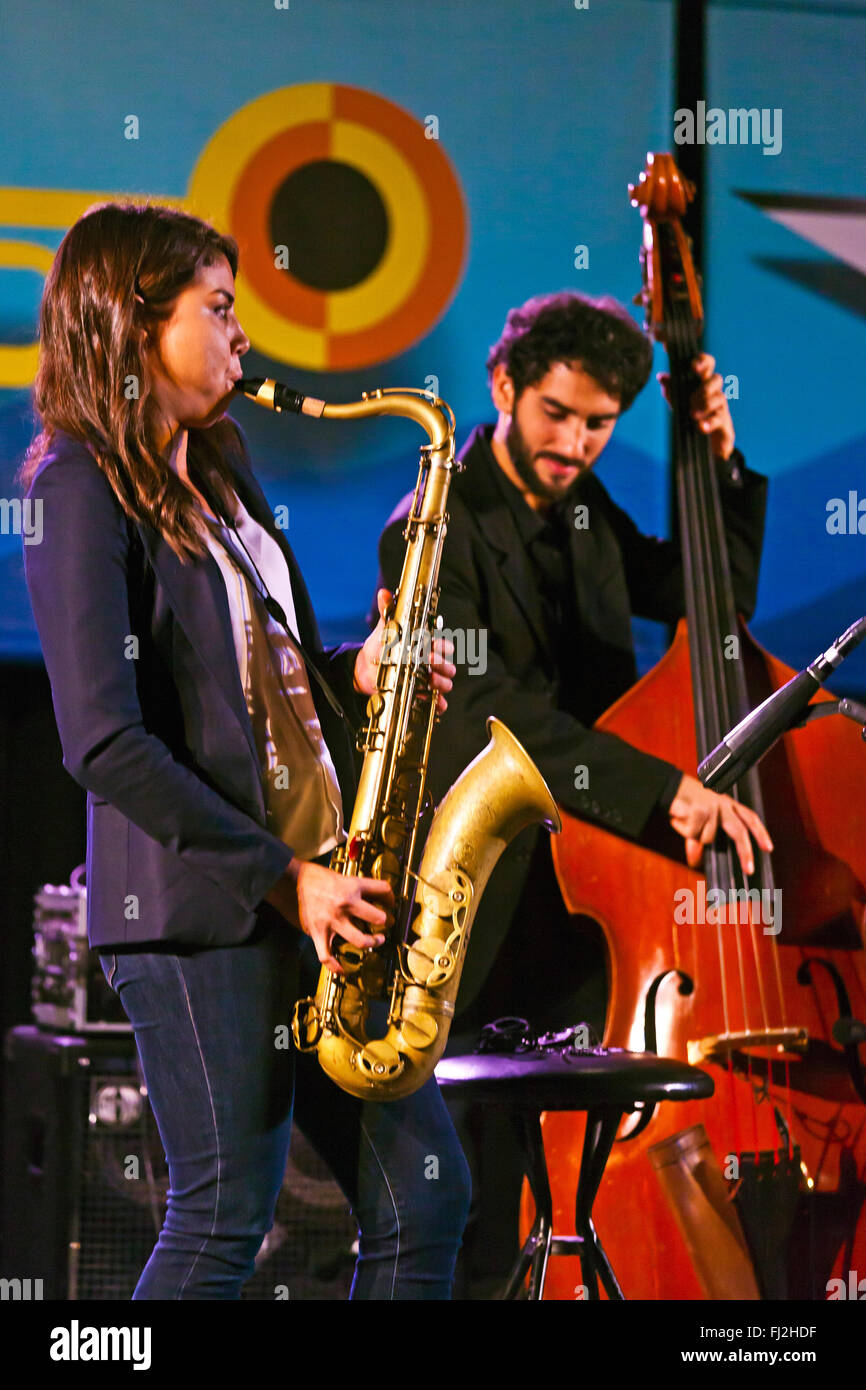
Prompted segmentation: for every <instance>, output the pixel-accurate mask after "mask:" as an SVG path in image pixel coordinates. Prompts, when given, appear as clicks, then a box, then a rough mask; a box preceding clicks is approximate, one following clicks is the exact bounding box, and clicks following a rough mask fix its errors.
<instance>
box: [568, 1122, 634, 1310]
mask: <svg viewBox="0 0 866 1390" xmlns="http://www.w3.org/2000/svg"><path fill="white" fill-rule="evenodd" d="M624 1113H625V1112H624V1111H623V1110H621V1109H613V1110H612V1109H610V1107H608V1106H605V1107H603V1108H598V1109H595V1110H590V1111H589V1112H588V1113H587V1117H586V1136H585V1138H584V1141H583V1157H582V1158H581V1162H580V1177H579V1178H578V1183H577V1197H576V1199H575V1213H574V1225H575V1230H576V1231H577V1234H578V1236H580V1238H581V1240H582V1241H583V1244H582V1245H581V1247H580V1268H581V1271H582V1273H583V1282H584V1283H585V1284H586V1288H587V1293H588V1295H589V1297H590V1298H591V1299H597V1298H598V1279H599V1276H600V1277H601V1282H602V1283H603V1285H604V1291H605V1293H606V1294H607V1296H608V1298H610V1299H614V1300H620V1299H624V1298H625V1294H624V1293H623V1291H622V1289H621V1288H620V1286H619V1284H618V1282H617V1279H616V1275H615V1274H614V1272H613V1269H612V1268H611V1263H610V1260H609V1259H608V1258H607V1255H606V1254H605V1250H604V1246H603V1245H602V1243H601V1241H600V1240H599V1238H598V1236H597V1234H596V1230H595V1226H594V1225H593V1222H592V1204H593V1202H594V1201H595V1198H596V1194H597V1192H598V1189H599V1185H600V1183H601V1179H602V1176H603V1174H604V1169H605V1164H606V1163H607V1160H608V1157H609V1155H610V1151H611V1149H612V1148H613V1141H614V1139H615V1138H616V1132H617V1130H618V1128H619V1122H620V1120H621V1119H622V1117H623V1114H624Z"/></svg>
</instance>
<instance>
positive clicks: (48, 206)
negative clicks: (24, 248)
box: [0, 188, 186, 231]
mask: <svg viewBox="0 0 866 1390" xmlns="http://www.w3.org/2000/svg"><path fill="white" fill-rule="evenodd" d="M145 202H146V203H155V204H159V205H160V206H164V207H169V208H179V209H181V210H183V209H184V208H185V207H186V201H185V199H183V198H170V197H163V196H162V195H159V194H150V193H141V192H136V193H107V192H105V190H104V189H99V190H91V191H90V192H86V191H84V190H81V189H61V188H0V225H2V226H9V227H62V228H63V229H64V231H65V230H66V229H67V228H69V227H71V226H72V224H73V222H77V221H78V218H79V217H80V216H81V214H82V213H83V212H86V211H87V209H88V208H89V207H90V206H91V204H93V203H145Z"/></svg>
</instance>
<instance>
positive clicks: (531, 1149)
mask: <svg viewBox="0 0 866 1390" xmlns="http://www.w3.org/2000/svg"><path fill="white" fill-rule="evenodd" d="M512 1119H513V1122H514V1127H515V1130H516V1132H517V1139H518V1142H519V1144H520V1149H521V1152H522V1154H523V1161H524V1166H525V1171H526V1176H527V1178H528V1179H529V1186H530V1190H531V1192H532V1196H533V1200H534V1201H535V1220H534V1222H533V1223H532V1230H531V1231H530V1233H529V1235H528V1236H527V1238H526V1240H525V1241H524V1243H523V1249H522V1250H521V1252H520V1254H519V1256H518V1258H517V1263H516V1264H515V1266H514V1269H513V1270H512V1272H511V1275H510V1277H509V1280H508V1283H507V1285H506V1287H505V1290H504V1291H503V1294H502V1298H503V1299H514V1298H517V1296H518V1294H519V1292H520V1289H521V1287H522V1285H523V1281H524V1279H525V1278H526V1273H527V1271H529V1291H528V1293H527V1298H528V1299H531V1300H533V1301H535V1300H538V1299H541V1298H543V1296H544V1281H545V1279H546V1278H547V1262H548V1260H549V1258H550V1242H551V1239H552V1237H553V1202H552V1199H551V1196H550V1183H549V1182H548V1179H547V1164H546V1162H545V1159H544V1143H543V1140H542V1137H541V1123H540V1119H539V1116H538V1114H537V1112H535V1111H528V1110H518V1111H517V1112H516V1113H514V1114H513V1115H512Z"/></svg>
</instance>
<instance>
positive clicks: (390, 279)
mask: <svg viewBox="0 0 866 1390" xmlns="http://www.w3.org/2000/svg"><path fill="white" fill-rule="evenodd" d="M331 129H332V131H333V141H332V157H333V158H334V159H339V160H342V161H343V163H345V164H351V165H354V167H355V168H356V169H360V170H361V172H362V173H363V174H366V176H367V178H368V179H369V180H370V181H371V183H372V184H373V186H374V187H375V188H376V189H377V191H378V193H379V196H380V197H381V199H382V201H383V203H384V204H385V210H386V212H387V214H388V226H389V236H388V245H387V247H386V250H385V254H384V256H383V257H382V260H381V261H380V262H379V264H378V265H377V266H376V268H375V270H373V271H372V272H371V274H370V275H368V276H367V278H366V280H364V281H362V282H361V284H360V285H353V286H352V288H351V289H348V290H334V291H332V292H331V293H330V294H329V295H328V319H327V322H328V330H329V332H330V333H332V334H339V333H356V332H358V331H359V330H361V329H365V328H373V327H375V325H376V324H377V323H381V322H382V320H383V319H385V318H387V317H388V316H389V315H390V314H391V313H393V311H394V310H395V309H397V308H399V306H400V305H401V304H403V303H405V301H406V300H407V299H408V297H409V295H410V294H411V293H412V290H413V289H414V287H415V285H416V284H417V283H418V279H419V277H420V275H421V272H422V270H423V268H424V264H425V261H426V260H427V253H428V249H429V246H430V214H429V212H428V209H427V199H426V196H425V193H424V189H423V187H422V186H421V183H420V180H419V179H418V176H417V174H416V173H415V170H414V169H413V168H412V165H411V164H410V163H409V161H408V160H407V159H405V158H404V157H403V155H402V154H401V153H400V151H399V150H398V149H396V147H395V146H394V145H392V144H391V142H390V141H389V140H386V139H385V138H384V137H383V136H381V135H379V134H377V132H376V131H373V130H369V129H366V128H365V127H364V126H361V125H357V124H355V123H354V122H349V121H334V122H333V124H332V127H331Z"/></svg>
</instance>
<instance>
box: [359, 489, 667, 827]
mask: <svg viewBox="0 0 866 1390" xmlns="http://www.w3.org/2000/svg"><path fill="white" fill-rule="evenodd" d="M451 510H452V525H451V526H450V527H449V532H448V538H447V540H446V543H445V548H444V551H443V558H442V568H441V571H440V597H439V611H440V613H441V614H442V616H443V621H444V624H445V627H446V628H448V629H452V630H454V631H461V630H462V631H471V630H474V631H479V630H482V629H483V630H485V631H486V634H487V665H486V670H485V671H484V672H483V673H481V672H479V673H477V674H473V673H470V672H469V671H467V670H460V669H458V671H457V675H456V678H455V681H454V688H453V690H452V691H451V693H450V695H449V697H448V710H447V711H446V713H445V715H444V716H443V718H442V721H441V725H440V728H439V729H438V731H437V735H436V746H435V756H436V758H437V759H438V762H439V773H440V778H443V777H444V778H445V779H447V781H449V782H453V781H454V779H455V778H456V777H457V776H458V775H459V773H460V772H461V771H462V769H463V767H464V766H465V765H466V763H467V762H469V761H470V759H471V758H472V757H474V756H475V754H476V753H478V752H479V751H480V750H481V749H482V748H483V747H484V746H485V744H486V742H487V731H486V720H487V716H488V715H490V714H495V715H496V716H497V717H498V718H499V719H501V720H502V721H503V722H504V723H505V724H506V725H507V726H508V728H509V729H511V731H512V733H514V735H515V736H516V737H517V738H518V739H519V740H520V742H521V743H522V744H523V746H524V748H525V749H526V751H527V752H528V753H529V755H530V757H531V758H532V759H533V760H534V762H536V763H537V765H538V768H539V770H540V771H541V774H542V776H543V777H544V778H545V780H546V781H547V783H548V786H549V787H550V790H551V792H552V793H553V796H554V798H555V799H556V800H557V801H558V802H559V803H560V805H562V806H564V807H565V808H566V809H568V810H571V811H573V812H575V813H576V814H579V815H581V816H584V817H586V818H587V819H592V820H596V821H598V822H599V823H600V824H603V825H606V826H608V827H609V828H612V829H616V830H619V831H622V832H623V833H624V834H627V835H630V836H634V837H636V836H638V835H639V834H640V833H641V831H642V830H643V828H644V826H645V824H646V822H647V820H648V819H649V816H650V814H651V812H652V811H653V810H654V808H655V807H656V806H657V805H659V804H660V799H662V798H663V797H664V796H665V794H666V793H667V799H668V800H669V799H670V797H672V796H673V794H674V791H675V789H676V785H677V782H678V780H679V776H680V774H679V773H678V771H677V769H676V768H674V767H673V765H672V764H671V763H668V762H665V761H664V760H663V759H661V758H655V757H653V756H651V755H650V754H647V753H642V752H640V751H639V750H638V749H637V748H634V747H632V746H631V745H630V744H627V743H625V742H623V740H622V739H619V738H616V737H615V736H614V735H613V734H606V733H600V732H598V731H597V730H594V729H590V728H587V726H586V725H584V724H581V723H580V721H579V720H577V719H575V718H574V717H573V716H572V715H570V714H567V713H566V712H565V711H563V710H560V709H558V708H557V706H556V697H555V692H554V689H553V687H552V686H547V685H545V683H544V680H543V677H541V675H540V674H539V673H537V672H536V673H534V675H535V677H536V679H535V680H534V683H532V684H531V683H530V682H529V681H526V680H521V679H518V678H517V677H516V676H515V675H514V674H513V673H511V672H509V671H508V669H507V667H506V665H505V662H504V660H503V657H502V654H501V644H500V642H499V641H498V637H497V634H496V633H495V632H492V631H490V628H489V618H488V615H487V613H486V611H485V608H484V603H483V597H482V594H481V588H480V583H479V573H478V567H477V565H476V562H475V560H474V558H473V554H472V541H471V538H470V533H471V523H470V522H469V521H468V518H466V517H465V516H461V515H460V512H461V506H460V503H459V502H458V501H457V500H456V499H455V500H454V502H453V503H452V504H451ZM403 526H404V522H403V521H402V520H397V521H395V522H392V523H391V524H390V525H389V526H388V527H387V528H386V530H385V531H384V532H383V534H382V538H381V541H380V545H379V558H380V566H381V576H382V582H383V583H385V584H388V585H389V587H391V586H393V585H394V584H396V582H397V580H398V579H399V573H400V566H401V565H402V560H403V552H404V549H405V542H404V540H403Z"/></svg>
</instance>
